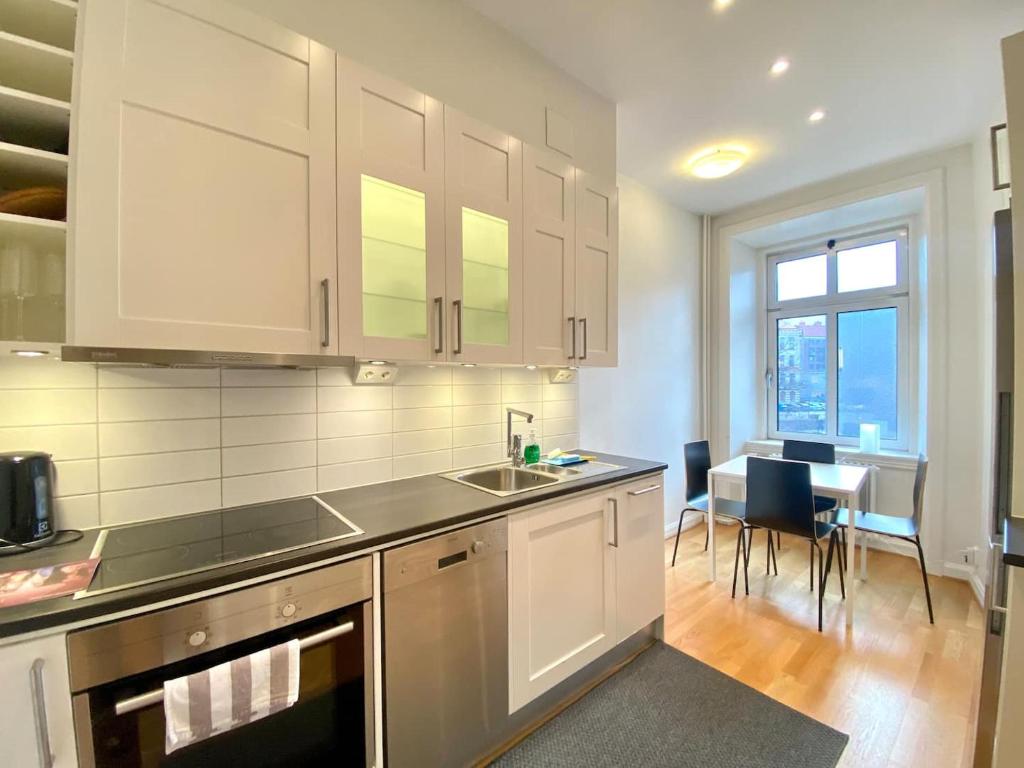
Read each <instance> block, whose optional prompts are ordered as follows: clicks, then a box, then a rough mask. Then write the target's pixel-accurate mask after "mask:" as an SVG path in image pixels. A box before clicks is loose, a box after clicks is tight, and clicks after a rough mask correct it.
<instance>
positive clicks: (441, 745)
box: [384, 519, 508, 768]
mask: <svg viewBox="0 0 1024 768" xmlns="http://www.w3.org/2000/svg"><path fill="white" fill-rule="evenodd" d="M507 533H508V530H507V522H506V521H505V520H503V519H502V520H496V521H494V522H491V523H486V524H483V525H478V526H474V527H472V528H464V529H462V530H458V531H452V532H450V533H446V534H443V535H441V536H437V537H434V538H432V539H427V540H426V541H422V542H416V543H414V544H410V545H407V546H405V547H401V548H399V549H396V550H393V551H391V552H386V553H385V554H384V692H385V702H384V706H385V735H386V755H387V765H388V766H391V767H392V768H406V766H417V767H419V766H464V765H468V764H470V763H472V762H474V760H475V759H477V758H479V757H481V756H483V755H484V754H486V753H487V752H488V751H489V750H491V749H492V748H493V747H494V746H495V743H496V742H497V741H499V740H500V739H501V738H502V737H503V735H504V734H505V732H506V730H507V727H508V606H507V599H508V598H507V594H508V593H507V586H506V585H507V540H508V539H507Z"/></svg>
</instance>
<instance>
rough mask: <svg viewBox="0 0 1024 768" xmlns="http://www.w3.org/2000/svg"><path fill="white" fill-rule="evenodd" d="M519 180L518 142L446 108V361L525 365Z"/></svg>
mask: <svg viewBox="0 0 1024 768" xmlns="http://www.w3.org/2000/svg"><path fill="white" fill-rule="evenodd" d="M522 181H523V167H522V145H521V143H520V142H519V140H518V139H516V138H513V137H512V136H509V135H508V134H506V133H502V132H500V131H496V130H494V129H493V128H490V127H488V126H486V125H483V124H482V123H479V122H477V121H475V120H472V119H470V118H468V117H466V116H465V115H463V114H462V113H460V112H457V111H456V110H453V109H451V108H449V107H446V108H445V204H446V207H447V232H446V237H447V260H446V264H445V282H446V285H447V289H448V290H447V297H448V307H449V311H450V312H451V315H452V316H451V322H449V324H448V326H449V328H450V334H449V336H450V345H451V355H450V356H449V359H450V360H454V361H457V362H474V363H520V362H522V360H523V314H522V312H523V250H522V244H523V235H522V229H523V228H522V221H523V186H522Z"/></svg>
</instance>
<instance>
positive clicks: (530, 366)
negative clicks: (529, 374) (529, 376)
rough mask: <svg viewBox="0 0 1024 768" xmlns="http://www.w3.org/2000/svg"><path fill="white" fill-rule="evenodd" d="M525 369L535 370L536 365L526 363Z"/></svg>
mask: <svg viewBox="0 0 1024 768" xmlns="http://www.w3.org/2000/svg"><path fill="white" fill-rule="evenodd" d="M526 370H528V371H536V370H537V366H536V365H528V366H526Z"/></svg>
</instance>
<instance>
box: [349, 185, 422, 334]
mask: <svg viewBox="0 0 1024 768" xmlns="http://www.w3.org/2000/svg"><path fill="white" fill-rule="evenodd" d="M362 198H363V199H362V226H363V333H364V334H366V335H367V336H386V337H389V338H394V339H426V338H427V312H426V307H427V245H426V226H425V218H426V205H425V200H426V198H425V196H424V194H423V193H422V192H417V191H416V190H414V189H408V188H407V187H402V186H399V185H397V184H391V183H389V182H386V181H382V180H381V179H375V178H373V177H372V176H363V177H362Z"/></svg>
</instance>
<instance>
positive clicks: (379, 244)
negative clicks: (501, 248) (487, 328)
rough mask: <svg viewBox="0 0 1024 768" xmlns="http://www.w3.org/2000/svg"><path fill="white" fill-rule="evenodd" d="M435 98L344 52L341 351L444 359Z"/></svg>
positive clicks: (440, 139)
mask: <svg viewBox="0 0 1024 768" xmlns="http://www.w3.org/2000/svg"><path fill="white" fill-rule="evenodd" d="M442 121H443V115H442V110H441V105H440V104H439V103H438V102H436V101H435V100H434V99H431V98H430V97H428V96H426V95H424V94H422V93H419V92H418V91H415V90H413V89H411V88H409V87H407V86H405V85H402V84H401V83H398V82H395V81H393V80H389V79H388V78H385V77H382V76H381V75H378V74H376V73H374V72H371V71H369V70H367V69H365V68H364V67H362V66H360V65H358V64H355V63H353V62H351V61H348V60H346V59H344V58H341V57H339V58H338V222H339V226H338V237H339V245H338V270H339V275H340V282H341V300H340V307H339V315H340V317H341V351H342V353H343V354H352V355H356V356H359V357H363V358H369V357H372V358H380V359H383V360H444V359H446V355H447V345H446V343H445V332H444V323H445V320H446V318H445V315H444V310H445V299H444V288H445V285H444V265H445V251H444V195H443V191H442V190H443V184H444V171H443V163H444V134H443V122H442Z"/></svg>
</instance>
